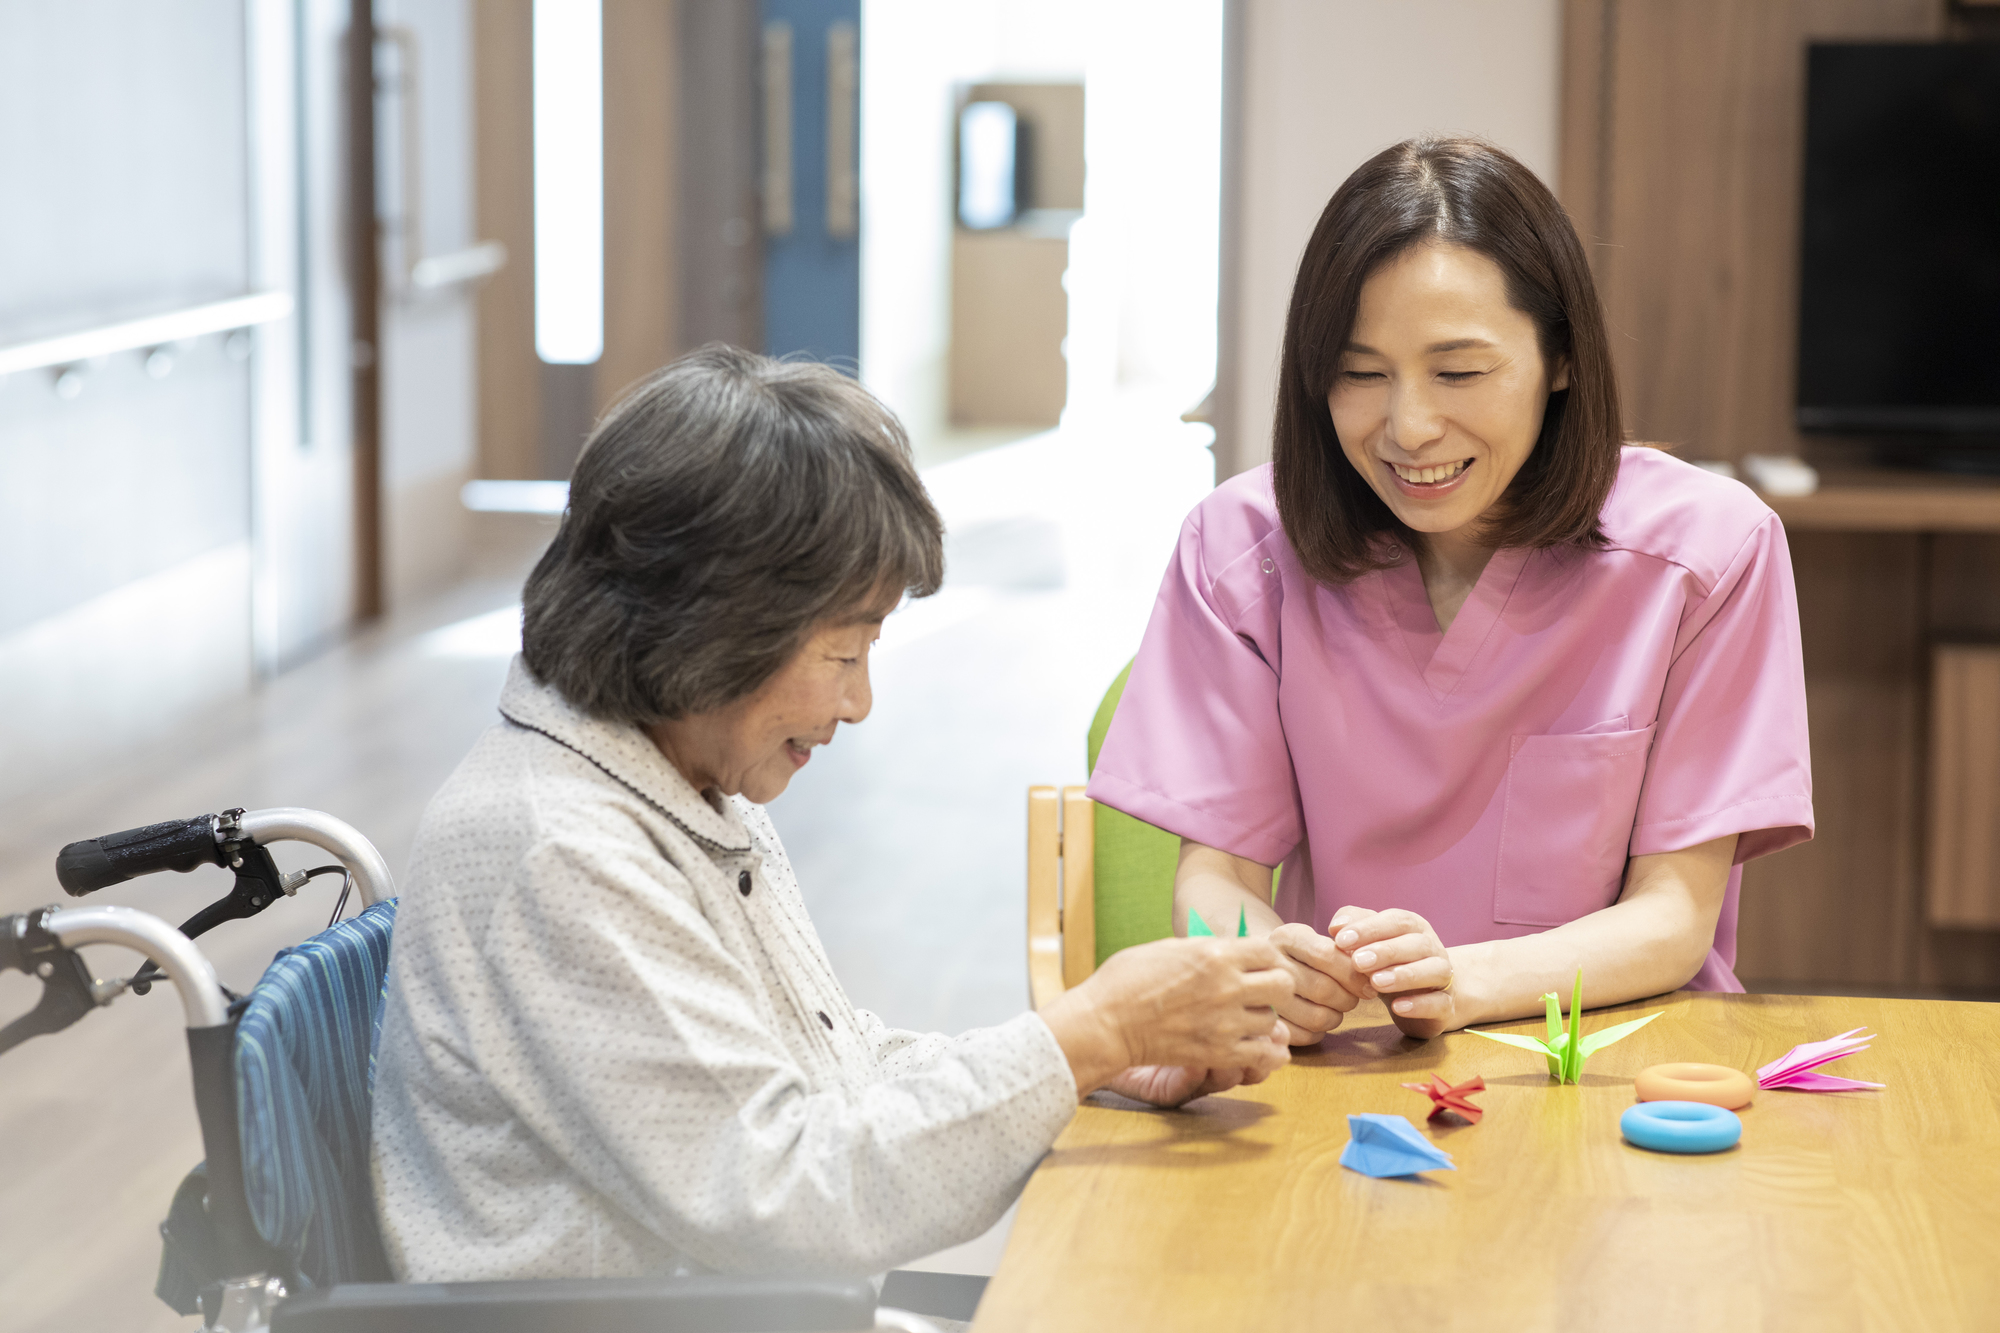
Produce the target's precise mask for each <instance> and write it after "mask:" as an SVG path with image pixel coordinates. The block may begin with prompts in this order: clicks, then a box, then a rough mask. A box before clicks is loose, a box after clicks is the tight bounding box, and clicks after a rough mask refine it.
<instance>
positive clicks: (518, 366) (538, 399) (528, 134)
mask: <svg viewBox="0 0 2000 1333" xmlns="http://www.w3.org/2000/svg"><path fill="white" fill-rule="evenodd" d="M533 41H534V6H533V3H532V0H479V3H478V4H475V5H473V6H472V50H473V94H472V104H473V107H474V110H475V113H476V116H477V119H476V121H475V124H474V130H473V139H474V144H475V147H474V153H475V162H476V172H475V175H476V183H475V190H476V199H477V214H478V219H479V220H478V233H479V235H481V236H483V237H487V238H489V239H492V240H496V241H499V242H500V243H501V244H502V245H505V246H506V247H507V266H506V267H505V268H503V269H501V270H500V271H499V272H498V273H496V274H494V275H493V276H492V277H491V278H489V279H487V280H486V282H485V283H484V284H483V285H482V286H481V287H480V290H479V473H480V475H481V476H484V477H538V476H540V475H541V466H542V459H541V434H542V395H541V362H540V361H539V360H538V359H537V358H536V356H535V171H534V168H535V163H534V149H533V145H534V130H535V123H534V47H533Z"/></svg>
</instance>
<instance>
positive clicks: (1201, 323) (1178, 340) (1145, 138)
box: [861, 0, 1222, 439]
mask: <svg viewBox="0 0 2000 1333" xmlns="http://www.w3.org/2000/svg"><path fill="white" fill-rule="evenodd" d="M861 32H862V44H863V45H862V65H863V72H862V85H861V86H862V94H861V96H862V103H861V122H862V123H861V179H862V188H861V199H862V228H861V374H862V379H863V380H865V381H866V382H867V383H868V385H869V387H870V388H871V389H873V390H874V391H875V392H876V393H877V394H879V395H880V396H881V397H882V398H883V400H884V401H886V402H887V403H888V404H889V405H890V406H891V407H892V408H894V409H895V410H896V412H897V413H898V414H899V415H901V416H902V418H903V420H904V422H905V424H906V425H908V426H909V428H910V431H911V433H912V435H913V436H916V437H918V438H920V439H921V438H924V437H925V436H927V435H929V434H931V433H934V432H936V431H939V430H941V429H942V428H943V426H944V417H945V393H944V390H945V354H946V350H947V346H948V341H947V340H948V339H949V337H950V305H949V302H950V293H951V267H950V265H951V231H952V179H951V173H952V131H953V124H952V114H953V110H954V105H953V90H954V87H955V86H956V85H960V84H965V83H972V82H1010V81H1011V82H1038V81H1070V80H1081V81H1082V83H1083V84H1084V157H1085V172H1086V174H1085V179H1084V215H1085V216H1084V221H1083V222H1082V223H1080V224H1079V225H1078V226H1077V228H1076V229H1075V230H1074V232H1073V233H1072V235H1071V252H1070V273H1069V277H1068V279H1067V284H1068V288H1069V296H1070V303H1069V304H1070V318H1069V340H1068V341H1069V346H1068V349H1067V354H1068V358H1069V380H1070V389H1069V401H1068V407H1069V411H1070V413H1072V414H1074V413H1075V412H1076V411H1078V410H1080V409H1081V410H1085V411H1094V410H1096V409H1097V408H1099V407H1101V406H1104V405H1106V404H1107V403H1108V402H1109V401H1110V400H1112V399H1115V398H1118V397H1120V396H1125V395H1131V394H1141V395H1147V396H1151V397H1154V398H1157V399H1158V400H1159V401H1160V402H1161V403H1163V404H1171V406H1172V412H1173V414H1178V413H1179V412H1180V411H1181V410H1183V409H1184V408H1187V407H1190V406H1192V405H1193V404H1194V403H1195V401H1196V400H1198V399H1199V398H1200V397H1201V396H1202V394H1203V393H1205V392H1206V391H1207V389H1208V386H1209V384H1210V382H1211V380H1212V377H1213V375H1214V367H1215V314H1216V305H1215V302H1216V259H1217V254H1216V224H1217V208H1218V187H1219V173H1220V160H1221V138H1220V123H1221V69H1222V65H1221V37H1222V3H1221V0H951V3H948V4H940V3H937V0H865V3H864V5H863V9H862V24H861Z"/></svg>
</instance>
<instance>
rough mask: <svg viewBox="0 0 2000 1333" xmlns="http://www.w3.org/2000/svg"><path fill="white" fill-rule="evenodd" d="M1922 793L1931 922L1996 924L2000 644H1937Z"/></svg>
mask: <svg viewBox="0 0 2000 1333" xmlns="http://www.w3.org/2000/svg"><path fill="white" fill-rule="evenodd" d="M1926 795H1927V797H1928V799H1927V801H1926V805H1927V806H1928V807H1929V815H1930V820H1929V825H1930V827H1929V833H1930V837H1929V840H1928V843H1927V845H1926V854H1925V857H1924V872H1925V873H1924V878H1925V885H1924V906H1925V910H1926V914H1927V916H1928V919H1929V921H1930V924H1931V925H1933V926H1939V927H1944V928H1947V929H1952V928H1960V929H1963V928H1972V929H1982V930H2000V646H1996V645H1993V644H1940V645H1939V646H1938V648H1937V650H1936V653H1935V655H1934V657H1933V659H1932V667H1931V763H1930V786H1929V790H1928V792H1927V793H1926Z"/></svg>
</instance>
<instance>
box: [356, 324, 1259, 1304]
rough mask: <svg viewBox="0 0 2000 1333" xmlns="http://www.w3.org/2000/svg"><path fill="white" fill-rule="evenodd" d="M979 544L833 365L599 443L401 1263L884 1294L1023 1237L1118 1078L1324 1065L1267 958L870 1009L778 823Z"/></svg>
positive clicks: (386, 1097)
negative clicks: (951, 1009) (944, 1257)
mask: <svg viewBox="0 0 2000 1333" xmlns="http://www.w3.org/2000/svg"><path fill="white" fill-rule="evenodd" d="M941 530H942V529H941V524H940V522H939V520H938V516H937V514H936V512H935V511H934V510H933V509H932V507H931V504H930V502H929V500H928V498H927V497H926V496H925V494H924V489H923V486H922V484H921V483H920V482H919V481H918V479H917V476H916V473H915V471H914V469H913V468H912V466H911V463H910V458H909V451H908V445H907V443H906V442H905V440H904V436H903V432H902V430H901V428H900V427H899V426H898V424H897V423H896V421H895V419H894V418H893V417H892V416H891V415H890V414H889V413H888V412H887V411H886V410H885V409H884V408H882V407H881V406H880V405H879V404H878V403H876V402H875V400H874V399H872V398H871V397H870V396H869V395H868V394H867V393H866V392H865V391H864V390H863V389H861V388H860V386H858V385H857V384H855V383H854V382H853V381H851V380H848V379H846V378H844V377H842V376H841V375H839V374H837V373H835V372H834V371H831V370H828V369H826V368H824V367H821V366H815V365H804V364H790V363H781V362H774V361H769V360H766V359H764V358H761V357H756V356H752V355H750V354H748V353H744V352H738V351H733V350H729V349H724V348H711V349H707V350H704V351H702V352H698V353H696V354H694V355H692V356H689V357H687V358H685V359H683V360H681V361H679V362H677V363H675V364H674V365H671V366H669V367H667V368H666V369H665V370H663V371H661V372H659V373H658V374H657V375H655V376H654V377H653V378H652V379H650V380H648V381H647V382H646V383H644V384H643V385H641V386H640V387H639V388H638V389H637V390H636V391H634V392H633V393H632V394H631V395H630V396H629V397H627V398H626V399H625V400H624V401H623V402H622V403H620V404H619V405H618V406H617V407H616V408H614V409H613V410H612V411H611V413H610V414H609V415H608V416H607V417H606V419H605V420H604V421H603V422H602V423H601V424H600V425H599V427H598V429H597V431H596V433H595V435H594V436H593V437H592V439H591V441H590V443H589V445H588V446H587V447H586V449H585V451H584V454H583V458H582V461H581V462H580V463H579V465H578V467H577V472H576V478H575V480H574V482H573V483H572V485H571V490H570V507H569V512H568V513H567V514H566V515H565V516H564V519H563V523H562V527H561V529H560V531H559V532H558V533H557V535H556V538H555V541H554V543H553V544H552V545H551V546H550V548H549V550H548V553H547V554H546V555H545V556H544V557H543V558H542V561H541V563H540V564H539V565H538V566H537V567H536V569H535V572H534V574H533V575H532V576H531V577H530V579H529V580H528V585H527V590H526V595H525V606H524V614H523V627H522V644H523V653H522V657H521V659H520V660H519V661H517V662H516V663H515V664H514V667H513V670H512V672H511V674H510V675H509V678H508V680H507V684H506V687H505V690H504V691H503V693H502V695H501V698H500V715H501V721H500V722H499V724H497V725H496V726H495V727H494V728H493V729H492V730H491V731H489V732H488V733H487V734H486V735H485V736H484V737H483V738H482V739H481V740H480V741H479V743H478V745H477V746H475V747H474V749H473V751H472V753H471V754H470V755H469V756H468V757H467V758H466V759H465V761H464V762H463V763H462V764H461V765H460V766H459V768H458V771H457V772H456V773H454V774H453V776H452V778H451V779H450V781H449V782H447V783H446V784H445V786H444V788H443V790H442V791H440V792H439V793H438V795H437V797H436V798H435V799H434V800H433V801H432V803H431V806H430V809H429V810H428V811H427V813H426V814H425V817H424V821H423V826H422V828H421V830H420V832H419V834H418V838H417V847H416V852H415V856H414V859H413V865H412V869H411V874H410V877H409V882H408V885H407V887H406V889H405V892H404V896H403V903H402V908H401V910H400V913H399V915H398V918H397V923H396V940H395V954H394V958H393V961H392V966H391V970H390V975H391V980H390V990H389V997H388V1003H387V1008H386V1015H385V1017H384V1020H383V1027H382V1040H381V1053H380V1060H379V1075H378V1081H377V1088H376V1101H375V1120H374V1165H375V1174H376V1187H377V1189H376V1197H377V1200H378V1206H379V1209H380V1216H381V1222H382V1231H383V1235H384V1238H385V1240H386V1242H387V1246H388V1252H389V1256H390V1261H391V1263H392V1265H393V1267H394V1269H395V1271H396V1273H397V1275H398V1276H399V1277H401V1278H403V1279H405V1280H429V1281H436V1280H471V1279H484V1278H526V1277H558V1276H620V1275H637V1274H655V1273H688V1272H700V1271H722V1272H738V1273H754V1272H777V1273H808V1272H819V1273H829V1272H830V1273H852V1274H861V1273H869V1272H875V1271H880V1270H882V1269H885V1268H888V1267H890V1266H892V1265H894V1264H896V1263H898V1262H901V1261H904V1260H909V1259H913V1258H916V1257H918V1256H920V1255H922V1254H925V1253H929V1252H932V1251H935V1250H938V1249H940V1248H943V1247H945V1246H948V1245H952V1244H955V1243H958V1242H960V1241H963V1240H966V1239H967V1238H969V1237H971V1236H974V1235H977V1234H978V1233H979V1232H980V1231H982V1230H984V1229H985V1228H987V1227H988V1226H990V1225H991V1224H992V1223H993V1222H994V1220H995V1219H997V1218H998V1217H999V1216H1000V1214H1001V1212H1002V1211H1003V1210H1005V1208H1006V1207H1007V1205H1008V1204H1009V1203H1010V1202H1011V1201H1012V1200H1013V1199H1014V1197H1015V1195H1016V1194H1017V1193H1018V1192H1019V1191H1020V1189H1021V1186H1022V1184H1023V1183H1024V1181H1025V1180H1026V1177H1027V1175H1028V1173H1029V1172H1030V1171H1031V1170H1032V1169H1033V1168H1034V1166H1035V1163H1036V1162H1037V1161H1038V1160H1039V1159H1040V1158H1041V1156H1042V1154H1043V1153H1045V1152H1046V1151H1047V1150H1048V1148H1049V1145H1050V1144H1051V1142H1052V1141H1053V1140H1054V1139H1055V1136H1056V1134H1057V1132H1058V1131H1060V1130H1061V1129H1062V1127H1063V1125H1064V1124H1065V1123H1066V1122H1067V1121H1068V1120H1069V1118H1070V1116H1071V1114H1072V1113H1073V1112H1074V1109H1075V1107H1076V1104H1077V1099H1078V1098H1079V1097H1081V1096H1083V1095H1085V1094H1088V1093H1090V1092H1091V1091H1093V1090H1094V1089H1097V1088H1104V1087H1109V1088H1114V1089H1117V1090H1119V1091H1122V1092H1126V1093H1128V1094H1131V1095H1135V1096H1139V1097H1143V1098H1147V1099H1150V1100H1153V1101H1156V1102H1160V1103H1167V1104H1171V1103H1176V1102H1180V1101H1184V1100H1186V1099H1188V1098H1190V1097H1193V1096H1197V1095H1200V1094H1201V1093H1203V1092H1207V1091H1211V1090H1216V1089H1220V1088H1225V1087H1229V1086H1233V1085H1235V1084H1236V1083H1238V1082H1243V1081H1250V1082H1254V1081H1256V1080H1258V1079H1261V1078H1262V1077H1264V1076H1265V1075H1266V1074H1268V1073H1269V1072H1270V1071H1271V1070H1272V1069H1274V1068H1276V1067H1277V1066H1279V1065H1280V1064H1282V1063H1283V1062H1284V1060H1285V1059H1286V1049H1285V1045H1284V1031H1283V1029H1282V1027H1280V1026H1279V1025H1278V1022H1277V1019H1276V1018H1275V1016H1274V1014H1273V1011H1272V1007H1273V1006H1275V1005H1277V1004H1279V1003H1282V1002H1284V1001H1285V1000H1287V999H1289V998H1290V996H1291V993H1292V981H1291V977H1290V974H1289V973H1288V972H1287V971H1286V970H1284V969H1283V967H1282V966H1281V965H1280V959H1279V954H1278V950H1277V948H1276V947H1275V946H1274V945H1272V944H1271V943H1270V942H1268V941H1265V940H1229V941H1226V942H1218V941H1212V940H1210V941H1194V940H1163V941H1159V942H1157V943H1154V944H1150V945H1146V946H1143V947H1141V948H1137V949H1131V950H1128V951H1126V952H1124V953H1122V954H1119V955H1118V956H1116V957H1114V958H1112V959H1110V960H1109V961H1107V962H1106V964H1105V965H1104V967H1103V968H1101V969H1099V971H1098V972H1097V974H1096V975H1095V976H1093V977H1092V978H1091V979H1090V980H1088V981H1087V982H1085V983H1084V984H1082V985H1081V986H1078V987H1076V988H1075V989H1073V990H1071V991H1070V992H1068V993H1067V994H1065V995H1064V996H1063V997H1062V998H1061V999H1060V1000H1058V1001H1056V1002H1055V1003H1054V1004H1052V1005H1050V1006H1049V1007H1048V1008H1046V1009H1045V1010H1043V1011H1042V1012H1040V1013H1026V1014H1022V1015H1020V1016H1019V1017H1018V1018H1015V1019H1013V1020H1012V1021H1010V1022H1007V1023H1004V1024H1002V1025H1000V1026H999V1027H995V1028H988V1029H983V1030H979V1031H974V1032H969V1033H966V1034H964V1035H963V1036H959V1037H942V1036H925V1035H919V1034H917V1033H913V1032H899V1031H895V1030H893V1029H891V1028H889V1027H887V1026H886V1025H884V1024H883V1023H882V1021H881V1020H880V1019H878V1018H876V1017H875V1016H874V1015H873V1014H870V1013H867V1012H865V1011H862V1010H857V1009H856V1008H855V1007H854V1006H853V1004H851V1003H850V1002H849V1000H848V998H847V994H846V992H845V991H844V990H842V988H841V985H840V982H839V980H838V979H837V978H836V977H835V976H834V974H833V969H832V967H831V966H830V964H829V963H828V960H827V956H826V952H825V950H824V949H823V948H822V947H821V944H820V941H819V937H818V935H817V934H816V933H815V931H814V929H813V924H812V921H811V920H810V918H809V917H808V916H807V914H806V909H805V904H804V901H803V899H802V898H801V896H800V893H799V887H798V884H797V883H796V881H795V880H794V879H793V876H792V871H791V867H790V866H789V865H788V864H787V862H786V860H785V852H784V848H783V846H782V845H781V844H780V842H779V840H778V834H777V831H776V830H775V829H774V828H773V827H772V824H771V820H770V818H769V817H768V816H767V815H766V814H765V812H764V810H763V809H762V804H763V803H764V802H767V801H770V800H771V799H773V798H774V797H776V796H777V795H778V794H779V793H780V792H782V791H784V790H785V787H786V785H787V784H788V783H789V782H790V781H791V780H792V777H793V775H794V774H796V773H797V772H798V771H799V770H800V769H802V768H803V767H805V765H806V764H807V762H808V761H809V760H810V759H811V757H812V751H813V749H814V748H815V747H816V746H821V745H825V744H827V743H828V742H830V741H831V740H832V739H833V737H834V733H835V731H836V729H837V728H838V727H839V725H840V724H841V723H843V722H847V723H856V722H860V721H861V720H862V719H863V718H864V717H866V716H867V715H868V709H869V702H870V696H869V683H868V649H869V644H870V643H871V642H872V641H873V640H874V639H875V637H876V634H877V633H878V631H879V630H880V628H881V624H882V619H883V617H884V616H885V615H886V614H887V613H888V612H889V611H890V610H892V609H893V608H894V607H895V605H896V603H897V601H898V600H899V598H900V597H901V596H902V595H903V593H904V592H905V591H906V590H907V591H908V592H910V593H912V594H915V595H919V596H921V595H924V594H927V593H930V592H932V591H934V590H935V589H936V588H937V586H938V583H939V581H940V579H941V577H942V573H943V553H942V544H941ZM917 965H920V964H919V962H918V960H914V959H913V960H912V966H917Z"/></svg>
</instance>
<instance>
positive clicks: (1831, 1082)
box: [1757, 1028, 1883, 1092]
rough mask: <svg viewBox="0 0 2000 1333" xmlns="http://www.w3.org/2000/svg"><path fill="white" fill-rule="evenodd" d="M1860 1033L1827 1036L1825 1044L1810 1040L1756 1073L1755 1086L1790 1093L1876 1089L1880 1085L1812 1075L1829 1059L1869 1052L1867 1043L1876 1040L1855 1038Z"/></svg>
mask: <svg viewBox="0 0 2000 1333" xmlns="http://www.w3.org/2000/svg"><path fill="white" fill-rule="evenodd" d="M1859 1031H1861V1029H1860V1028H1853V1029H1850V1030H1849V1031H1846V1032H1843V1033H1841V1034H1840V1035H1839V1036H1838V1037H1828V1038H1827V1039H1826V1040H1825V1041H1809V1042H1805V1043H1803V1044H1802V1045H1798V1046H1794V1047H1792V1049H1791V1050H1790V1051H1787V1052H1786V1053H1785V1054H1783V1055H1781V1056H1779V1057H1778V1058H1777V1059H1775V1060H1773V1061H1771V1063H1770V1064H1768V1065H1765V1066H1764V1067H1763V1068H1762V1069H1760V1070H1758V1071H1757V1086H1758V1087H1760V1088H1788V1089H1790V1090H1791V1091H1793V1092H1851V1091H1854V1090H1855V1089H1857V1088H1879V1087H1882V1086H1883V1085H1882V1084H1880V1083H1863V1082H1862V1081H1861V1080H1860V1079H1854V1078H1836V1077H1835V1076H1834V1075H1832V1074H1815V1073H1812V1072H1811V1071H1812V1070H1815V1069H1817V1068H1819V1067H1820V1066H1821V1065H1823V1064H1826V1063H1828V1062H1829V1061H1832V1060H1838V1059H1840V1058H1841V1057H1843V1056H1848V1055H1852V1054H1854V1053H1855V1052H1856V1051H1865V1050H1867V1049H1868V1043H1869V1042H1871V1041H1873V1040H1874V1039H1875V1038H1874V1037H1873V1036H1872V1035H1870V1036H1862V1037H1857V1036H1855V1035H1854V1034H1855V1033H1856V1032H1859Z"/></svg>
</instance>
